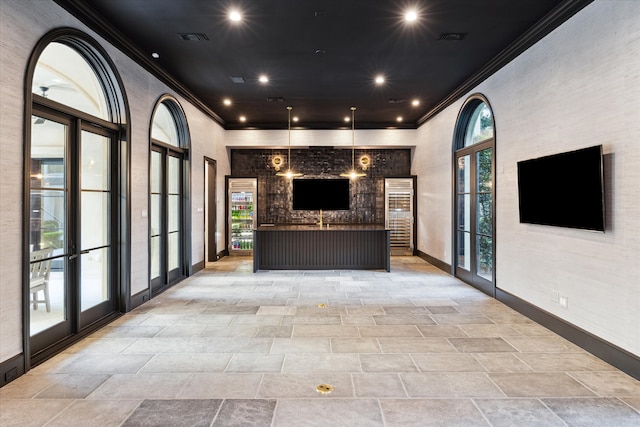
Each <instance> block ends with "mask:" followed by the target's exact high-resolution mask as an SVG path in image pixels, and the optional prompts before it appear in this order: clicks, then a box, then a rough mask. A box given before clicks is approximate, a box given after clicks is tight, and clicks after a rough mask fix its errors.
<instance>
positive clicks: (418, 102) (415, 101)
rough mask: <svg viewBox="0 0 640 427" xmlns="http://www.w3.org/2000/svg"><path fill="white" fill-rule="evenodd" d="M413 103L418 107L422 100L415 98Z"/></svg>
mask: <svg viewBox="0 0 640 427" xmlns="http://www.w3.org/2000/svg"><path fill="white" fill-rule="evenodd" d="M411 105H413V106H414V107H417V106H418V105H420V100H419V99H414V100H413V101H411Z"/></svg>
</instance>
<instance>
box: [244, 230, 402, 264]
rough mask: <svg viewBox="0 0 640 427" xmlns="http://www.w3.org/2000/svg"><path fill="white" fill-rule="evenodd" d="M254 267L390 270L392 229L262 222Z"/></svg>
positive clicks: (256, 232)
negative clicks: (267, 223) (268, 223)
mask: <svg viewBox="0 0 640 427" xmlns="http://www.w3.org/2000/svg"><path fill="white" fill-rule="evenodd" d="M253 233H254V247H253V271H254V272H257V271H260V270H338V269H340V270H379V269H382V270H386V271H390V270H391V245H390V231H389V230H387V229H385V228H384V227H382V226H375V225H330V226H329V227H327V226H324V227H323V228H322V229H321V228H320V227H318V226H317V225H315V226H314V225H287V226H264V225H263V226H260V227H258V229H256V230H254V232H253Z"/></svg>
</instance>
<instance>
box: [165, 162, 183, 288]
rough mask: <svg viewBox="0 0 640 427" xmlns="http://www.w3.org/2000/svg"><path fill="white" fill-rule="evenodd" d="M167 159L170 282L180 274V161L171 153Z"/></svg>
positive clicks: (168, 265) (168, 264)
mask: <svg viewBox="0 0 640 427" xmlns="http://www.w3.org/2000/svg"><path fill="white" fill-rule="evenodd" d="M167 161H168V168H167V241H168V251H167V267H168V274H169V282H172V281H173V280H175V279H177V278H178V277H179V276H180V271H179V270H180V259H181V257H182V251H181V250H180V232H181V227H180V224H181V223H182V218H181V215H180V213H181V212H182V203H181V199H182V194H181V191H180V189H181V188H182V168H181V163H182V162H181V161H180V158H178V157H173V156H171V155H169V156H168V157H167Z"/></svg>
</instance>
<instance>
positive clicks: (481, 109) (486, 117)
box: [458, 101, 493, 148]
mask: <svg viewBox="0 0 640 427" xmlns="http://www.w3.org/2000/svg"><path fill="white" fill-rule="evenodd" d="M491 138H493V114H492V113H491V109H490V108H489V106H488V105H487V104H486V103H485V102H483V101H479V102H478V103H477V105H476V106H475V107H472V110H471V114H470V117H469V120H468V122H467V129H466V132H465V134H464V141H463V142H464V145H463V147H469V146H471V145H474V144H479V143H481V142H484V141H487V140H489V139H491ZM458 148H462V147H458Z"/></svg>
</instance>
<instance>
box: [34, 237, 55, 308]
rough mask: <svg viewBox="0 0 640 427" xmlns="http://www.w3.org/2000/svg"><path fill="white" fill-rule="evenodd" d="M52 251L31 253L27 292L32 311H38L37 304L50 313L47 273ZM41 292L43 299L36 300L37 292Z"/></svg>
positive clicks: (49, 249) (49, 270)
mask: <svg viewBox="0 0 640 427" xmlns="http://www.w3.org/2000/svg"><path fill="white" fill-rule="evenodd" d="M52 254H53V249H52V248H48V249H41V250H39V251H34V252H31V264H30V280H29V292H31V303H32V304H33V309H34V310H37V309H38V303H44V305H45V307H46V309H47V312H50V311H51V302H50V300H49V273H50V272H51V256H52ZM40 291H42V292H43V294H44V299H41V300H39V299H38V292H40Z"/></svg>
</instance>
